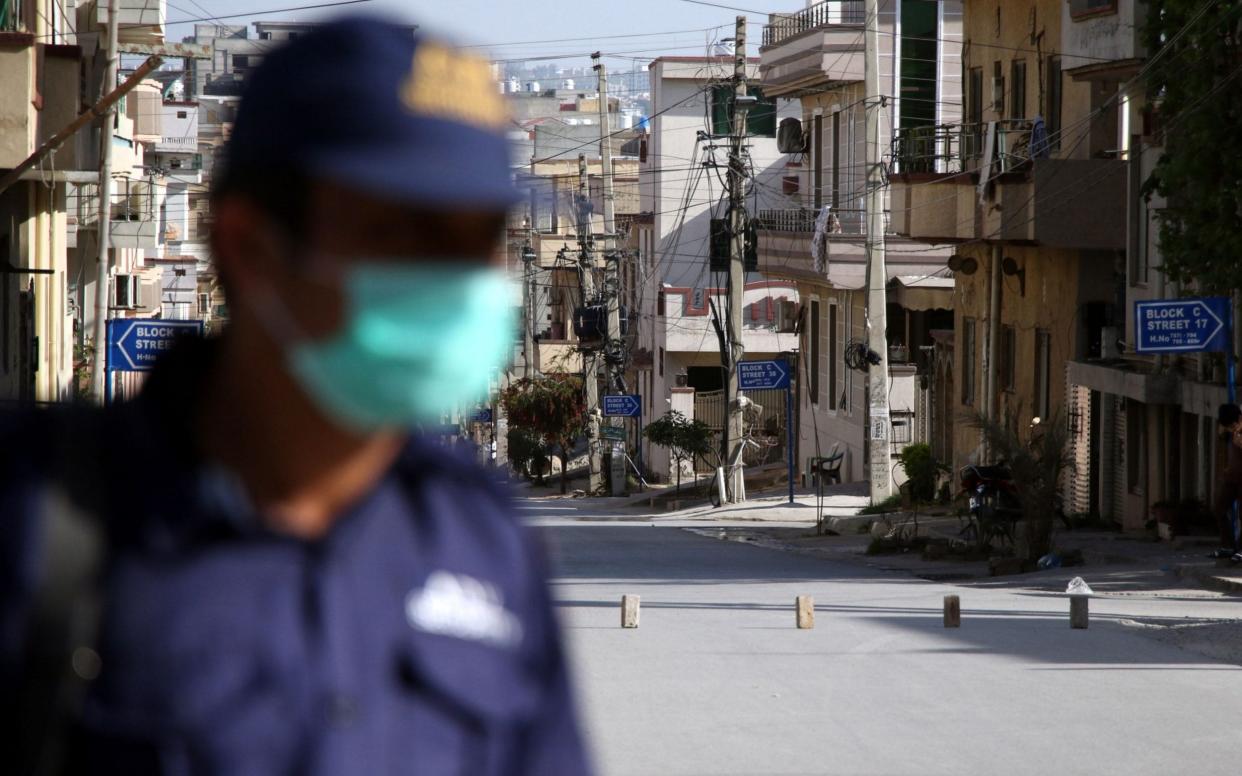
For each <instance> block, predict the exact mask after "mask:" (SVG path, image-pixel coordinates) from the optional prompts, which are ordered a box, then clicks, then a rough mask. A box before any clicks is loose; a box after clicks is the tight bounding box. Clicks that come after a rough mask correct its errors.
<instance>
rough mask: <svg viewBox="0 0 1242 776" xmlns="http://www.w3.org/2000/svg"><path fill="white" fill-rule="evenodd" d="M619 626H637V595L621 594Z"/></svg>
mask: <svg viewBox="0 0 1242 776" xmlns="http://www.w3.org/2000/svg"><path fill="white" fill-rule="evenodd" d="M621 627H622V628H637V627H638V596H636V595H623V596H621Z"/></svg>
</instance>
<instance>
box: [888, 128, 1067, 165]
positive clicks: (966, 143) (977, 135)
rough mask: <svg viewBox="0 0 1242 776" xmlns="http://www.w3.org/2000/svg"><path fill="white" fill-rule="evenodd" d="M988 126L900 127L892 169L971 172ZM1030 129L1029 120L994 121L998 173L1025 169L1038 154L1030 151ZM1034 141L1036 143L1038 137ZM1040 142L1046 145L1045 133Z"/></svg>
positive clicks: (979, 153)
mask: <svg viewBox="0 0 1242 776" xmlns="http://www.w3.org/2000/svg"><path fill="white" fill-rule="evenodd" d="M987 127H988V125H987V124H984V123H975V124H938V125H935V126H925V127H910V128H906V129H899V130H897V133H896V135H895V137H894V139H893V168H894V172H898V173H939V174H953V173H962V172H974V171H976V170H977V169H978V168H979V164H980V160H981V158H982V156H983V153H984V149H985V148H986V147H987V131H988V129H987ZM1032 128H1033V125H1032V122H1031V121H1029V120H1028V119H1006V120H1004V121H997V122H996V152H995V153H996V159H997V161H998V162H999V163H1000V168H999V171H1000V172H1016V171H1018V170H1021V169H1024V168H1025V166H1026V165H1028V164H1029V163H1030V161H1031V159H1032V158H1035V156H1036V155H1038V154H1033V153H1032ZM1035 140H1036V142H1037V143H1038V139H1035ZM1043 145H1044V146H1045V148H1046V147H1047V140H1046V136H1045V141H1044V143H1043ZM1034 150H1035V151H1039V150H1040V149H1038V148H1036V149H1034Z"/></svg>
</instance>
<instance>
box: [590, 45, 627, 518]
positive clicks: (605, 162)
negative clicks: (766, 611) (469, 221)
mask: <svg viewBox="0 0 1242 776" xmlns="http://www.w3.org/2000/svg"><path fill="white" fill-rule="evenodd" d="M591 59H592V60H593V61H594V67H595V72H596V73H597V74H599V164H600V177H601V183H602V184H603V196H602V199H603V201H604V300H605V303H606V304H607V305H608V336H607V338H606V339H605V340H604V349H603V354H604V365H605V368H606V369H607V370H608V381H607V385H608V391H609V392H612V391H615V390H617V386H618V385H620V383H621V380H620V379H618V378H619V376H620V374H619V373H620V371H621V368H622V366H623V363H622V362H619V360H618V357H619V356H620V355H622V354H624V348H623V347H622V344H621V273H620V268H619V266H618V264H619V263H620V261H621V254H620V253H619V252H618V251H617V224H616V212H615V204H616V203H615V194H614V192H613V188H612V186H613V180H612V138H611V137H610V135H611V125H610V124H609V121H608V70H607V68H606V67H605V66H604V63H603V62H600V60H599V52H598V51H597V52H595V53H594V54H592V55H591ZM604 422H605V423H607V424H608V425H609V426H613V427H618V428H619V427H622V426H624V424H625V419H624V418H606V419H605V420H604ZM611 444H612V445H613V448H614V450H613V454H612V455H611V456H610V457H609V462H610V465H609V467H608V468H609V479H610V480H611V482H612V487H611V489H610V490H611V492H612V495H614V496H622V495H625V450H624V447H623V446H622V450H621V451H620V452H621V454H620V455H617V451H616V447H618V445H617V443H616V442H612V443H611Z"/></svg>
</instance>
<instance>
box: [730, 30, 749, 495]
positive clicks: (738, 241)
mask: <svg viewBox="0 0 1242 776" xmlns="http://www.w3.org/2000/svg"><path fill="white" fill-rule="evenodd" d="M734 38H735V40H734V49H733V127H732V132H731V133H730V139H729V236H730V239H729V310H728V312H729V315H728V327H729V328H728V332H727V334H728V341H729V384H728V387H727V390H726V391H725V399H726V400H727V403H726V407H727V408H728V411H729V422H728V425H727V427H726V431H725V439H726V445H725V447H726V450H727V451H728V456H729V457H728V460H727V461H726V462H725V465H726V470H725V471H726V486H727V492H728V497H729V501H731V502H737V501H740V500H741V498H742V496H741V494H742V493H743V492H744V490H745V489H744V488H742V487H740V486H741V482H740V480H741V478H742V471H741V469H738V470H736V471H732V472H731V471H729V470H728V468H727V467H728V465H729V464H730V463H732V462H733V461H735V460H738V456H739V455H740V454H741V450H740V448H741V446H742V437H743V433H744V432H743V427H742V425H743V410H742V405H741V402H740V401H739V399H740V397H741V393H740V392H739V390H738V373H737V370H738V367H737V365H738V362H740V361H741V360H742V356H744V355H745V353H746V348H745V345H744V343H743V342H742V292H743V291H744V290H745V288H746V267H745V261H746V218H745V214H744V212H743V208H744V207H745V206H746V200H745V185H746V165H745V163H744V161H743V154H744V153H745V144H746V114H747V112H748V111H749V109H750V103H751V102H752V101H753V98H752V97H751V96H750V95H749V94H748V93H747V89H746V17H745V16H738V17H737V22H736V32H734Z"/></svg>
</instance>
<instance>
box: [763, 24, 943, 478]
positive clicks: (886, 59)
mask: <svg viewBox="0 0 1242 776" xmlns="http://www.w3.org/2000/svg"><path fill="white" fill-rule="evenodd" d="M863 8H864V3H863V2H861V0H845V1H844V2H841V1H833V2H808V3H807V5H806V7H805V8H804V9H802V10H799V11H793V12H781V13H773V14H771V15H770V16H769V19H768V24H767V25H766V26H765V27H764V29H763V38H762V48H761V49H760V80H761V82H762V84H763V88H764V91H765V93H766V94H767V95H770V96H776V97H788V98H790V99H797V100H798V103H799V104H800V107H801V110H800V111H799V112H798V113H797V114H795V115H793V116H792V117H790V118H787V119H785V120H783V121H782V124H781V127H780V128H779V130H778V131H779V133H780V135H781V137H780V141H781V147H780V150H781V151H783V152H784V156H783V157H781V159H780V161H779V163H778V165H777V168H778V169H779V179H778V185H779V186H780V189H781V191H783V192H786V193H787V194H788V195H789V197H788V203H787V204H786V205H785V206H783V207H781V208H769V209H761V210H760V211H759V212H758V214H757V215H758V230H759V231H758V234H759V269H760V270H761V271H762V272H763V273H764V274H765V275H766V276H767V277H770V278H784V279H786V280H787V281H789V282H791V283H794V284H796V286H797V297H796V298H799V299H801V302H802V305H801V309H800V311H799V310H798V309H797V308H795V307H793V306H792V305H790V306H788V307H787V308H786V312H785V314H784V315H783V316H782V317H783V320H782V322H781V323H782V327H781V328H782V329H783V330H784V331H787V332H790V334H789V335H788V336H790V338H791V339H792V340H793V342H794V346H795V347H796V348H797V350H798V353H799V356H800V358H799V362H800V363H799V368H798V375H797V394H798V399H799V403H798V418H799V422H798V427H799V428H798V444H797V452H798V461H799V468H800V471H802V472H803V474H804V475H805V474H806V473H808V472H810V471H812V470H813V468H814V467H813V466H812V463H811V462H812V459H813V458H816V457H834V456H835V455H836V454H841V456H842V458H841V459H840V460H839V461H834V462H833V463H832V464H831V465H832V466H833V467H834V468H835V467H837V466H839V471H840V473H841V475H842V478H843V479H844V480H845V481H852V480H861V479H864V478H866V477H867V473H868V472H867V469H868V466H869V463H868V462H869V460H870V456H869V444H870V439H869V437H870V435H869V434H867V433H866V429H867V428H868V424H867V413H868V407H867V398H866V397H867V385H868V381H869V380H871V379H877V376H876V375H873V374H871V372H872V371H874V367H869V366H868V365H866V364H865V363H860V361H859V360H858V358H856V357H855V356H853V355H848V354H850V353H852V352H853V351H857V350H858V349H859V348H863V347H865V346H866V341H867V334H866V288H865V285H866V273H867V254H866V246H865V242H866V239H867V235H866V224H867V219H866V213H865V209H864V197H865V194H866V174H867V166H866V161H867V152H868V145H869V144H870V145H871V146H872V147H873V148H875V150H876V152H877V153H876V157H877V158H878V159H879V160H881V161H883V162H888V161H889V160H890V153H889V148H890V139H891V138H892V137H893V132H894V130H897V131H901V129H902V128H907V127H917V126H922V125H924V124H931V125H943V124H946V123H951V122H956V121H958V119H959V116H960V107H959V106H960V101H961V98H960V95H961V76H960V62H961V48H962V47H961V38H962V35H961V31H962V23H961V3H960V2H954V1H952V0H950V1H949V2H934V1H932V0H904V1H903V2H896V0H882V1H881V2H880V3H879V16H878V19H877V25H878V29H879V36H878V40H879V44H880V48H879V52H878V60H879V63H880V67H879V82H880V94H877V95H868V94H866V93H865V91H864V88H863V86H864V85H863V79H864V56H865V50H864V49H865V47H864V40H863V22H864V12H863ZM869 110H870V111H878V113H879V122H878V123H879V133H878V137H875V138H868V137H867V134H866V117H867V112H868V111H869ZM876 146H878V148H876ZM883 201H884V204H885V207H886V215H887V205H888V197H887V196H886V195H885V196H884V197H883ZM898 215H899V214H895V218H896V220H898V221H900V218H899V217H897V216H898ZM889 221H891V219H887V218H886V222H889ZM884 239H885V251H886V257H887V272H888V277H887V278H886V279H885V282H887V284H888V288H889V305H888V309H887V311H886V312H887V315H888V332H887V335H888V336H887V340H888V344H889V352H888V354H887V355H888V360H889V365H890V366H889V375H888V376H887V380H888V381H889V382H888V386H889V388H888V395H889V403H890V405H891V410H890V419H889V422H890V423H891V424H892V428H891V430H890V433H889V439H890V441H891V447H892V449H891V451H890V453H891V455H893V456H896V455H897V454H898V453H900V451H901V450H902V449H903V448H904V447H905V446H906V445H907V444H909V443H911V442H935V441H936V440H937V439H939V440H941V442H942V444H940V445H939V446H940V447H941V448H943V447H944V446H945V445H944V444H943V442H944V440H945V438H946V436H947V433H948V429H950V428H952V425H953V421H954V417H953V410H952V409H951V408H950V407H948V406H947V402H946V401H945V399H946V390H947V389H946V388H945V386H944V384H943V383H944V380H943V375H942V378H941V380H939V381H937V380H936V379H935V360H934V358H933V353H934V346H935V343H936V342H937V341H938V340H946V339H948V338H951V337H952V331H953V313H952V307H953V299H952V294H953V286H954V281H953V278H952V276H951V275H950V273H949V272H948V271H947V270H946V260H947V258H948V256H949V255H950V254H951V253H952V251H951V249H950V248H949V247H948V246H945V245H936V244H932V245H925V244H921V243H919V242H917V241H915V240H912V239H911V238H909V237H905V236H901V235H898V234H894V233H892V230H891V229H889V230H888V233H886V235H885V238H884ZM793 332H798V333H797V334H793ZM860 367H861V368H860Z"/></svg>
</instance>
